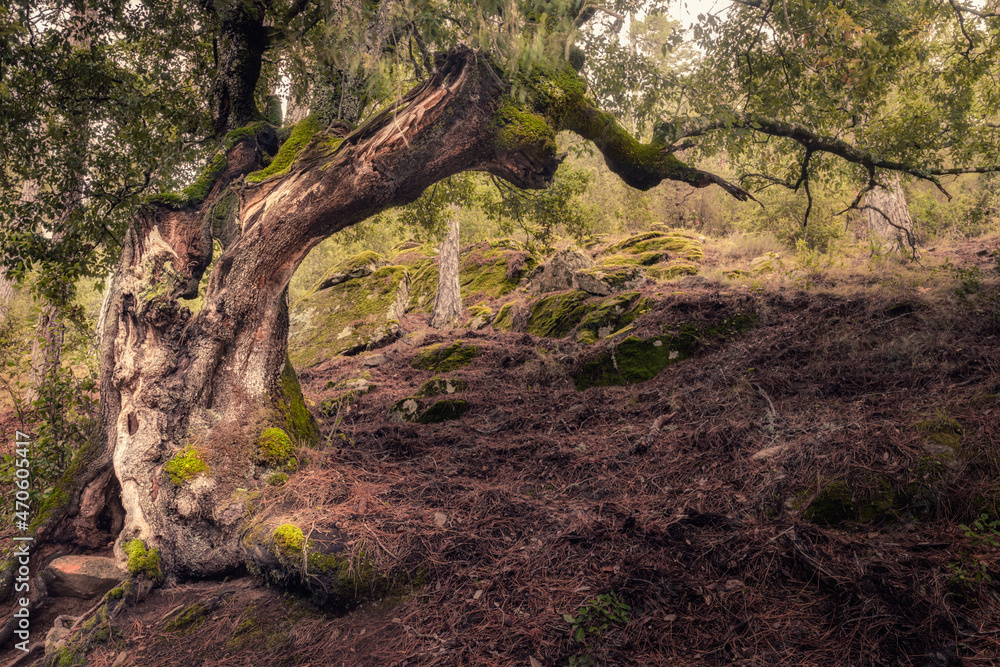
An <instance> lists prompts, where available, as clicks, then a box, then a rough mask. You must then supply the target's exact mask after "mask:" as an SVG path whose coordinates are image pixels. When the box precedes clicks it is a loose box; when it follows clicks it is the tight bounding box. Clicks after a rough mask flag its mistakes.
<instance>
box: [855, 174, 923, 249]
mask: <svg viewBox="0 0 1000 667" xmlns="http://www.w3.org/2000/svg"><path fill="white" fill-rule="evenodd" d="M885 180H886V182H887V184H888V186H889V187H887V188H883V187H882V186H876V187H875V188H874V189H873V190H872V191H871V192H869V193H868V194H867V195H865V198H864V201H863V203H862V205H861V209H862V210H863V211H864V220H865V232H866V234H867V236H868V239H869V241H871V242H872V243H878V244H880V245H888V246H889V247H890V249H895V250H899V252H900V253H902V254H903V256H905V257H910V258H912V259H917V258H918V257H919V256H920V253H919V252H918V251H917V239H916V236H915V235H914V233H913V218H912V217H910V209H909V208H908V207H907V205H906V195H905V194H904V193H903V187H902V184H901V182H900V178H899V174H898V173H896V172H893V173H891V174H889V175H887V176H886V177H885Z"/></svg>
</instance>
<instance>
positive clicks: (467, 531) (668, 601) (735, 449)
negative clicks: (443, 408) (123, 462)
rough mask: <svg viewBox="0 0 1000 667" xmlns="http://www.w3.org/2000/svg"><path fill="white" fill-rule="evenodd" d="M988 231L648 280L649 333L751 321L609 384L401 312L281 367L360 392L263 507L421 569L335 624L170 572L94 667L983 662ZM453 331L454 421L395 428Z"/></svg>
mask: <svg viewBox="0 0 1000 667" xmlns="http://www.w3.org/2000/svg"><path fill="white" fill-rule="evenodd" d="M996 245H997V239H991V240H985V241H984V240H979V241H976V242H969V243H965V244H960V245H958V246H955V247H951V248H948V249H939V250H937V251H935V252H933V253H926V254H925V256H924V260H923V261H924V268H921V267H916V268H903V267H901V266H899V265H896V264H894V263H887V264H884V265H883V266H882V268H880V269H869V268H864V269H859V268H857V267H855V268H853V269H852V268H840V269H831V268H827V269H825V270H821V269H819V268H816V267H814V269H815V270H813V271H812V272H809V273H807V275H806V282H807V283H808V284H803V282H802V275H803V274H801V273H800V274H798V277H797V278H796V279H795V280H796V281H797V282H790V281H789V280H787V279H784V278H782V279H779V278H774V279H771V280H768V279H761V280H749V279H745V280H741V281H728V282H725V283H722V282H714V281H712V280H702V279H698V280H691V279H684V280H682V281H680V282H679V283H675V284H671V283H668V284H655V285H651V286H649V287H646V288H644V289H643V293H644V296H647V297H650V298H652V299H654V300H655V303H656V307H655V308H653V309H652V311H651V312H649V313H647V314H645V315H643V316H642V317H641V318H640V319H639V320H637V321H636V329H635V330H634V331H633V332H632V334H633V335H636V336H639V337H640V338H641V337H647V336H655V335H659V334H661V333H662V332H663V331H664V329H665V327H666V328H670V327H674V326H679V325H684V324H696V325H698V326H700V327H702V328H705V327H711V326H712V325H713V324H716V323H721V322H727V321H732V318H733V317H734V316H737V315H749V316H751V317H752V320H753V322H754V326H753V327H752V328H749V329H748V330H746V331H743V332H740V333H732V334H730V335H726V336H722V337H717V338H712V339H705V340H702V341H699V343H698V344H697V345H696V346H695V349H694V352H693V356H692V357H691V358H689V359H686V360H684V361H681V362H679V363H676V364H674V365H672V366H669V367H668V368H666V369H665V370H664V371H662V372H661V373H659V374H658V375H657V376H656V377H655V378H653V379H651V380H648V381H645V382H640V383H637V384H633V385H627V386H607V387H591V388H588V389H585V390H583V391H579V390H577V388H576V387H575V384H574V377H576V376H577V375H578V373H579V370H580V368H581V367H582V365H583V364H584V363H585V362H587V361H588V360H590V359H592V358H594V357H595V355H598V354H601V353H604V352H606V351H607V343H597V344H595V345H592V346H583V345H579V344H577V343H574V342H570V341H569V340H551V339H542V338H535V337H533V336H530V335H527V334H522V333H503V332H494V331H493V330H492V329H489V328H487V329H485V330H482V331H479V332H473V331H465V330H456V331H451V332H444V333H440V332H434V331H431V330H429V329H426V328H425V318H424V317H419V318H418V317H413V318H410V319H408V320H407V321H404V322H403V323H402V325H403V329H404V330H405V331H408V332H411V333H412V335H409V336H407V337H405V338H403V339H402V340H399V341H397V342H395V343H393V344H392V345H391V346H389V347H387V348H383V349H381V350H378V351H376V352H375V353H370V354H368V353H366V354H363V355H360V356H357V357H338V358H334V359H329V360H327V361H325V362H323V363H320V364H318V365H315V366H312V367H310V368H305V369H300V372H299V375H300V379H301V381H302V385H303V390H304V392H305V394H306V396H307V397H308V398H309V399H311V400H312V401H313V403H314V405H315V406H316V408H317V409H316V410H315V411H314V412H316V413H317V416H318V417H319V416H320V415H319V412H320V410H319V407H320V406H321V405H323V401H324V400H326V399H329V398H330V397H331V396H333V395H334V393H335V390H334V388H332V386H331V385H333V384H335V383H336V382H338V381H341V380H345V379H351V378H357V377H362V375H363V374H364V373H368V377H369V379H370V382H371V383H372V385H373V389H372V391H370V392H369V393H367V394H365V395H363V396H361V397H360V399H359V400H357V402H355V403H354V404H353V405H350V406H349V407H348V406H345V408H344V409H343V410H341V411H340V412H339V413H336V414H334V416H332V417H330V416H327V417H323V418H322V419H321V424H322V427H323V433H324V435H325V436H326V438H325V443H324V444H323V445H321V446H320V447H318V448H316V449H314V450H311V451H308V452H303V455H304V456H305V457H306V458H307V459H308V463H307V464H306V465H304V466H303V468H302V469H301V470H300V471H299V472H298V473H296V474H294V475H292V476H291V478H290V479H289V481H288V482H287V483H286V484H285V485H284V486H283V487H280V488H273V489H268V490H267V491H266V495H265V497H264V499H263V502H264V503H273V504H275V505H279V504H280V505H284V506H286V507H288V508H295V509H297V510H298V511H299V513H300V515H303V513H304V515H306V516H308V515H309V513H310V512H311V513H312V516H313V517H314V518H315V519H316V521H317V523H318V524H323V525H329V526H331V527H336V529H337V530H339V531H342V532H343V533H345V534H349V535H352V536H354V540H353V544H354V546H355V548H356V549H364V550H365V552H366V554H367V555H369V556H370V558H372V559H373V561H374V562H375V563H376V564H377V566H378V567H380V568H383V569H384V570H386V571H392V572H395V573H399V574H400V577H401V579H402V580H404V581H407V582H410V583H411V584H412V585H411V586H406V587H404V588H401V589H400V590H399V591H398V593H397V594H395V595H393V596H392V597H390V598H387V599H383V600H380V601H372V602H367V603H364V604H362V605H361V606H360V607H358V608H356V609H354V610H352V611H349V612H340V613H329V612H320V611H318V610H316V609H314V608H313V607H311V606H310V605H309V604H308V603H306V602H305V601H303V600H302V599H300V598H299V597H296V596H295V595H293V594H290V593H288V592H283V591H280V590H276V589H272V588H268V587H265V586H263V585H261V584H258V583H256V582H255V580H253V579H238V578H233V579H230V580H226V581H212V582H189V583H181V584H178V585H176V586H174V587H164V588H162V589H159V590H156V591H154V592H153V593H152V595H151V596H150V598H149V599H147V600H146V601H145V602H144V603H143V604H141V605H140V606H138V607H136V608H134V609H132V610H130V611H129V612H127V613H126V614H125V615H123V616H122V617H121V618H120V619H119V620H118V622H117V627H118V631H119V632H118V634H116V635H115V641H112V642H110V643H108V644H105V645H102V646H98V647H95V648H94V650H93V651H92V652H91V654H90V662H89V663H88V664H90V665H93V666H95V667H99V666H107V665H112V664H114V665H116V666H120V665H144V666H148V667H152V666H158V665H206V666H207V665H218V666H223V665H234V666H235V665H525V666H530V667H537V666H539V665H546V666H556V665H559V666H563V665H632V664H634V665H723V664H726V665H747V666H749V665H920V666H935V667H943V666H945V665H968V666H970V667H971V666H973V665H995V664H1000V544H998V543H1000V533H998V532H997V529H996V524H994V527H993V528H991V527H990V525H988V524H989V522H990V521H993V520H995V519H997V518H998V512H1000V345H998V337H1000V286H998V284H997V280H996V278H995V276H993V275H992V272H991V270H992V267H993V259H992V258H991V257H989V256H988V255H983V254H977V252H978V251H980V250H982V249H984V248H986V249H992V248H994V247H996ZM708 251H709V252H708V258H707V260H706V266H708V267H711V265H712V263H713V262H716V263H719V262H722V258H721V255H719V251H715V255H713V251H712V250H711V246H709V248H708ZM946 259H947V260H949V261H950V263H951V264H950V265H949V264H948V263H946V262H945V260H946ZM935 267H936V268H935ZM974 267H975V270H973V268H974ZM709 275H711V274H709ZM459 339H460V340H463V341H465V342H466V343H470V344H473V345H475V346H477V348H478V352H477V354H476V356H475V357H474V358H473V359H472V361H471V363H470V364H469V365H467V366H465V367H463V368H459V369H457V370H454V371H452V372H451V373H449V374H448V376H449V377H452V378H457V379H461V380H464V381H465V382H466V383H467V385H468V386H467V388H466V389H465V390H463V391H462V392H461V398H462V399H464V400H465V401H467V402H468V404H469V410H468V411H467V412H466V413H465V414H464V415H463V416H462V417H461V418H460V419H457V420H454V421H448V422H444V423H439V424H410V423H400V422H391V421H389V420H387V415H388V414H389V411H390V407H391V406H392V405H393V404H394V403H395V402H397V401H399V400H400V399H402V398H405V397H408V396H412V395H413V394H414V393H415V391H416V389H417V388H418V387H420V386H421V385H422V384H423V383H424V382H426V381H427V380H428V379H429V378H431V377H432V376H433V375H434V374H433V373H431V372H429V371H424V370H417V369H415V368H413V367H411V366H410V363H409V362H410V360H411V358H412V357H413V354H414V352H415V351H416V349H417V347H419V346H424V345H427V344H430V343H435V342H444V343H451V342H452V341H455V340H459ZM374 354H378V355H383V356H384V357H385V360H384V362H383V363H381V364H379V365H377V366H373V367H363V366H362V364H363V363H364V362H365V360H366V359H368V358H369V357H371V356H372V355H374ZM983 513H985V514H986V515H987V520H986V521H984V522H982V523H980V524H976V525H972V524H973V521H974V520H976V519H977V517H979V516H980V515H981V514H983ZM963 525H964V526H966V527H967V528H963ZM197 602H203V603H206V604H208V607H209V609H211V611H210V613H208V614H206V615H204V616H203V617H202V618H201V619H200V620H199V621H197V622H195V623H193V624H191V625H190V626H187V627H184V628H180V629H174V630H167V629H166V627H165V625H166V623H167V621H168V620H169V619H170V618H171V616H172V615H176V612H177V610H178V609H184V608H188V607H190V605H192V604H194V603H197ZM60 604H68V602H62V601H60V600H53V601H52V603H51V604H50V609H48V610H47V611H46V612H45V614H46V617H54V615H55V614H56V613H60V611H59V609H60V608H59V605H60ZM66 613H69V612H66ZM39 622H41V621H39ZM123 652H124V653H127V656H126V657H125V658H124V659H122V657H121V656H122V653H123ZM10 657H12V654H11V653H9V652H8V653H5V654H2V655H0V659H7V658H10Z"/></svg>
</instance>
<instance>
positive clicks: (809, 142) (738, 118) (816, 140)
mask: <svg viewBox="0 0 1000 667" xmlns="http://www.w3.org/2000/svg"><path fill="white" fill-rule="evenodd" d="M733 127H745V128H747V129H751V130H754V131H756V132H760V133H762V134H766V135H769V136H772V137H784V138H786V139H791V140H792V141H794V142H796V143H797V144H799V145H800V146H802V147H803V148H805V149H806V150H807V151H808V152H809V153H829V154H831V155H836V156H837V157H839V158H841V159H843V160H845V161H847V162H851V163H852V164H857V165H860V166H862V167H865V168H866V169H868V170H869V172H871V171H872V170H874V169H888V170H891V171H899V172H903V173H906V174H910V175H911V176H915V177H917V178H919V179H921V180H925V181H929V182H931V183H933V184H934V185H935V186H937V188H938V190H940V191H941V192H942V193H943V194H944V195H945V196H946V197H948V199H951V195H950V194H949V193H948V191H947V190H945V188H944V186H943V185H942V184H941V181H940V179H939V178H938V177H939V176H953V175H957V174H985V173H992V172H996V171H1000V165H986V166H980V167H958V168H948V169H926V168H923V167H918V166H916V165H913V164H909V163H906V162H900V161H897V160H888V159H885V158H882V157H880V156H879V155H877V154H876V153H874V152H872V151H870V150H867V149H865V148H861V147H858V146H855V145H853V144H851V143H849V142H847V141H844V140H843V139H838V138H836V137H830V136H825V135H822V134H819V133H817V132H815V131H813V130H811V129H810V128H808V127H806V126H805V125H802V124H801V123H795V122H791V121H784V120H780V119H776V118H769V117H767V116H761V115H759V114H754V113H742V112H738V111H734V112H732V113H731V115H730V116H729V117H728V118H714V117H704V118H697V119H695V120H692V121H689V122H687V123H685V124H683V125H679V126H671V125H670V124H669V123H663V124H661V125H660V126H659V131H660V132H661V133H663V134H665V135H668V136H669V139H670V141H672V142H675V141H678V140H681V139H689V138H692V137H700V136H704V135H706V134H709V133H710V132H714V131H716V130H728V129H732V128H733ZM671 130H672V131H671Z"/></svg>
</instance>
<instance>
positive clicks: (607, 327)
mask: <svg viewBox="0 0 1000 667" xmlns="http://www.w3.org/2000/svg"><path fill="white" fill-rule="evenodd" d="M651 305H652V304H651V302H650V301H649V300H648V299H640V298H639V293H638V292H622V293H621V294H616V295H615V296H610V297H608V298H606V299H604V300H603V301H601V302H600V303H599V304H597V307H596V308H594V309H593V310H591V311H590V312H589V313H587V315H586V316H585V317H584V318H583V319H582V320H581V321H580V327H579V329H578V330H577V340H578V341H580V342H584V343H592V342H595V341H597V340H599V339H601V338H606V337H608V336H610V335H611V334H613V333H615V332H616V331H619V330H621V329H622V328H624V327H626V326H628V325H629V324H631V323H632V322H633V321H634V320H635V319H636V318H637V317H638V316H639V315H641V314H642V313H644V312H646V311H647V310H648V309H649V308H650V307H651Z"/></svg>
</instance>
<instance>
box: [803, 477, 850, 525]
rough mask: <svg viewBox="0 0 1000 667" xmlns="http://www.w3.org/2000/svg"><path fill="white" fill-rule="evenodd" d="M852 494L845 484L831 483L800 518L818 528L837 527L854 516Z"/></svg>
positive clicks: (817, 495)
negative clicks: (818, 526)
mask: <svg viewBox="0 0 1000 667" xmlns="http://www.w3.org/2000/svg"><path fill="white" fill-rule="evenodd" d="M856 513H857V512H856V510H855V507H854V494H853V493H852V492H851V487H850V486H848V484H847V483H846V482H840V481H836V482H831V483H829V484H827V485H826V486H825V487H824V488H823V490H822V491H820V492H819V493H818V494H816V497H815V498H813V500H812V502H810V503H809V506H808V507H807V508H806V510H805V512H803V513H802V518H803V520H805V521H808V522H809V523H815V524H817V525H820V526H837V525H840V524H841V523H843V522H844V521H847V520H850V519H853V518H854V516H855V515H856Z"/></svg>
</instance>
